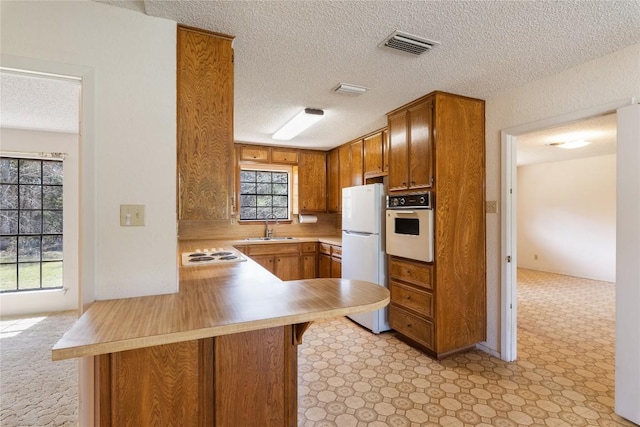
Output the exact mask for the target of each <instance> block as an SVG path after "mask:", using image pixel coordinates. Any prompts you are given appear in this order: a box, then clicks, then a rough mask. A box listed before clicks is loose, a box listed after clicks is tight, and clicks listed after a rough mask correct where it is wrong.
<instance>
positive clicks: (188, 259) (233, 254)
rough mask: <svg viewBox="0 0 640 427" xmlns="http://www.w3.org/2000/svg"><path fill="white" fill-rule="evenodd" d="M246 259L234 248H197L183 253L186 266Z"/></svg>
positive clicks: (217, 263)
mask: <svg viewBox="0 0 640 427" xmlns="http://www.w3.org/2000/svg"><path fill="white" fill-rule="evenodd" d="M246 260H247V259H246V258H245V257H244V256H243V255H242V254H241V253H240V252H239V251H238V250H236V249H233V248H211V249H196V250H195V251H194V252H184V253H183V254H182V265H183V266H184V267H190V266H191V267H195V266H201V265H214V264H215V265H219V264H229V263H234V262H242V261H246Z"/></svg>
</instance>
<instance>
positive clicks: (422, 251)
mask: <svg viewBox="0 0 640 427" xmlns="http://www.w3.org/2000/svg"><path fill="white" fill-rule="evenodd" d="M432 201H433V200H432V194H431V192H426V193H418V194H405V195H401V196H387V212H386V223H387V224H386V226H387V228H386V231H387V233H386V234H387V242H386V247H387V253H388V254H389V255H395V256H399V257H402V258H408V259H413V260H417V261H424V262H433V206H432Z"/></svg>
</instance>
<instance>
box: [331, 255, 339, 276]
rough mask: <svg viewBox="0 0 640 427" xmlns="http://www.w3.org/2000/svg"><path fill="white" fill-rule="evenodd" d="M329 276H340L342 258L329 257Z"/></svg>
mask: <svg viewBox="0 0 640 427" xmlns="http://www.w3.org/2000/svg"><path fill="white" fill-rule="evenodd" d="M331 277H332V278H335V279H339V278H341V277H342V260H341V259H340V258H334V257H331Z"/></svg>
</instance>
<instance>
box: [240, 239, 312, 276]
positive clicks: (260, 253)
mask: <svg viewBox="0 0 640 427" xmlns="http://www.w3.org/2000/svg"><path fill="white" fill-rule="evenodd" d="M301 250H302V249H301V246H300V244H299V243H293V244H288V243H282V244H281V243H275V244H272V243H269V244H262V245H247V246H246V248H245V251H244V253H245V254H247V255H249V256H250V257H251V258H252V259H253V260H254V261H255V262H257V263H258V264H260V265H261V266H263V267H264V268H266V269H267V270H269V272H271V273H273V274H274V275H276V276H277V277H278V278H279V279H280V280H299V279H302V278H303V276H302V273H303V267H304V266H303V265H301V263H302V260H301V256H300V255H301V254H300V251H301Z"/></svg>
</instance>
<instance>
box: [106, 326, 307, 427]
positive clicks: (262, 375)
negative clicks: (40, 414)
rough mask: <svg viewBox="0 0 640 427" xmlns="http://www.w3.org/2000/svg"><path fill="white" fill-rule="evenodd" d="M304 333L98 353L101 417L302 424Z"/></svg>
mask: <svg viewBox="0 0 640 427" xmlns="http://www.w3.org/2000/svg"><path fill="white" fill-rule="evenodd" d="M303 326H306V324H305V325H303ZM298 329H300V331H298ZM302 332H304V328H297V325H289V326H283V327H276V328H270V329H262V330H257V331H251V332H243V333H238V334H232V335H223V336H220V337H215V338H206V339H201V340H197V341H187V342H181V343H176V344H168V345H160V346H154V347H147V348H142V349H137V350H128V351H123V352H119V353H110V354H105V355H100V356H96V363H97V369H96V372H97V374H96V375H97V377H98V378H97V381H96V394H97V396H96V398H97V400H98V402H97V403H98V408H99V409H98V411H97V413H98V414H99V415H98V418H99V420H97V421H99V425H100V426H143V425H148V426H151V425H180V426H217V427H233V426H245V427H253V426H255V427H263V426H264V427H269V426H273V427H276V426H277V427H293V426H296V425H297V414H296V413H297V393H298V386H297V368H298V353H297V343H298V342H299V339H300V337H299V336H298V335H301V333H302Z"/></svg>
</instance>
